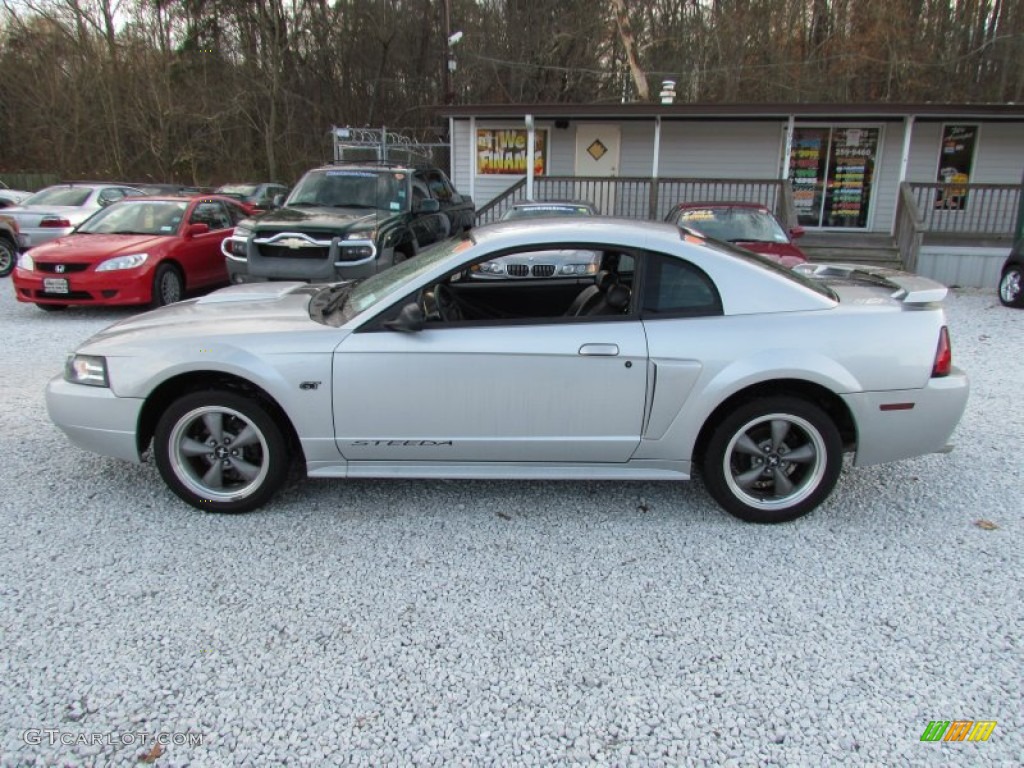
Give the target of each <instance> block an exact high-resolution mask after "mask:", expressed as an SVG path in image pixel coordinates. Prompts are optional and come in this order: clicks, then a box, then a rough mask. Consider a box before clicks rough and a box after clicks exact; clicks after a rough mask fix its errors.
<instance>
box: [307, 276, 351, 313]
mask: <svg viewBox="0 0 1024 768" xmlns="http://www.w3.org/2000/svg"><path fill="white" fill-rule="evenodd" d="M355 284H356V281H354V280H351V281H349V282H346V283H339V284H337V285H332V286H329V287H328V288H325V289H324V290H325V292H326V293H327V294H329V297H328V298H326V299H324V300H323V302H322V303H321V301H320V299H319V297H317V299H316V300H315V302H316V305H318V306H317V309H318V311H319V312H320V319H321V320H323V321H324V322H326V319H327V317H328V316H330V315H333V314H334V313H335V312H336V311H337V310H339V309H341V307H342V305H343V304H344V303H345V300H346V299H347V298H348V295H349V294H350V293H352V288H353V287H354V286H355Z"/></svg>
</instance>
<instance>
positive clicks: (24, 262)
mask: <svg viewBox="0 0 1024 768" xmlns="http://www.w3.org/2000/svg"><path fill="white" fill-rule="evenodd" d="M18 266H19V267H20V268H21V269H24V270H27V271H29V272H31V271H32V270H33V269H35V268H36V263H35V262H34V261H33V260H32V257H31V256H30V255H29V254H28V251H26V252H25V253H23V254H21V256H19V257H18Z"/></svg>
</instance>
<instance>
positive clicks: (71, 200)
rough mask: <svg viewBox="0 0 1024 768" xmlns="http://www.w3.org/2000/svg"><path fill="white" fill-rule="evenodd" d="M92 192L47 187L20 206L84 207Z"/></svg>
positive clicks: (73, 188)
mask: <svg viewBox="0 0 1024 768" xmlns="http://www.w3.org/2000/svg"><path fill="white" fill-rule="evenodd" d="M91 194H92V190H91V189H89V188H88V187H47V188H46V189H44V190H41V191H39V192H36V193H35V194H34V195H32V197H30V198H28V199H26V200H25V202H24V203H22V205H69V206H80V205H85V201H86V200H88V199H89V195H91Z"/></svg>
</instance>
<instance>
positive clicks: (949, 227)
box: [910, 182, 1021, 237]
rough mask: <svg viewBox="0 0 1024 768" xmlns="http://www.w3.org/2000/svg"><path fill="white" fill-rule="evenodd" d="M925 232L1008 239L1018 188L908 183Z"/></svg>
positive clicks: (1014, 220) (994, 185) (1013, 217)
mask: <svg viewBox="0 0 1024 768" xmlns="http://www.w3.org/2000/svg"><path fill="white" fill-rule="evenodd" d="M910 189H911V190H912V192H913V196H914V203H915V204H916V206H917V210H918V211H919V213H920V216H921V221H922V223H923V226H924V228H925V230H926V231H927V232H936V233H944V234H956V235H979V236H984V237H1012V235H1013V226H1014V223H1015V222H1016V220H1017V210H1018V207H1019V206H1020V190H1021V187H1020V185H1019V184H922V183H920V182H910Z"/></svg>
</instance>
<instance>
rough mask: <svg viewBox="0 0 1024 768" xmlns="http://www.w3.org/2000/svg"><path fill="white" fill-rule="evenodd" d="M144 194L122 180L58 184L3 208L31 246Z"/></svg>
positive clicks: (47, 240)
mask: <svg viewBox="0 0 1024 768" xmlns="http://www.w3.org/2000/svg"><path fill="white" fill-rule="evenodd" d="M141 194H142V192H141V191H140V190H138V189H135V188H134V187H128V186H124V185H121V184H81V183H70V184H57V185H55V186H52V187H47V188H46V189H41V190H40V191H38V192H36V193H35V194H33V195H32V196H31V197H28V198H26V199H25V200H23V201H22V202H21V203H20V204H19V205H15V206H11V207H9V208H4V209H3V212H4V215H5V216H10V217H12V218H14V219H16V220H17V222H18V226H19V227H20V228H21V234H22V237H23V243H22V247H23V248H31V247H33V246H36V245H42V244H43V243H46V242H49V241H50V240H56V239H57V238H58V237H63V236H64V235H69V234H71V231H72V230H73V229H74V228H75V227H77V226H78V225H79V224H81V223H82V222H83V221H85V220H86V219H87V218H89V217H90V216H92V215H93V214H94V213H96V211H98V210H100V209H101V208H105V207H106V206H108V205H110V204H111V203H115V202H117V201H118V200H120V199H122V198H124V197H131V196H134V195H141Z"/></svg>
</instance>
